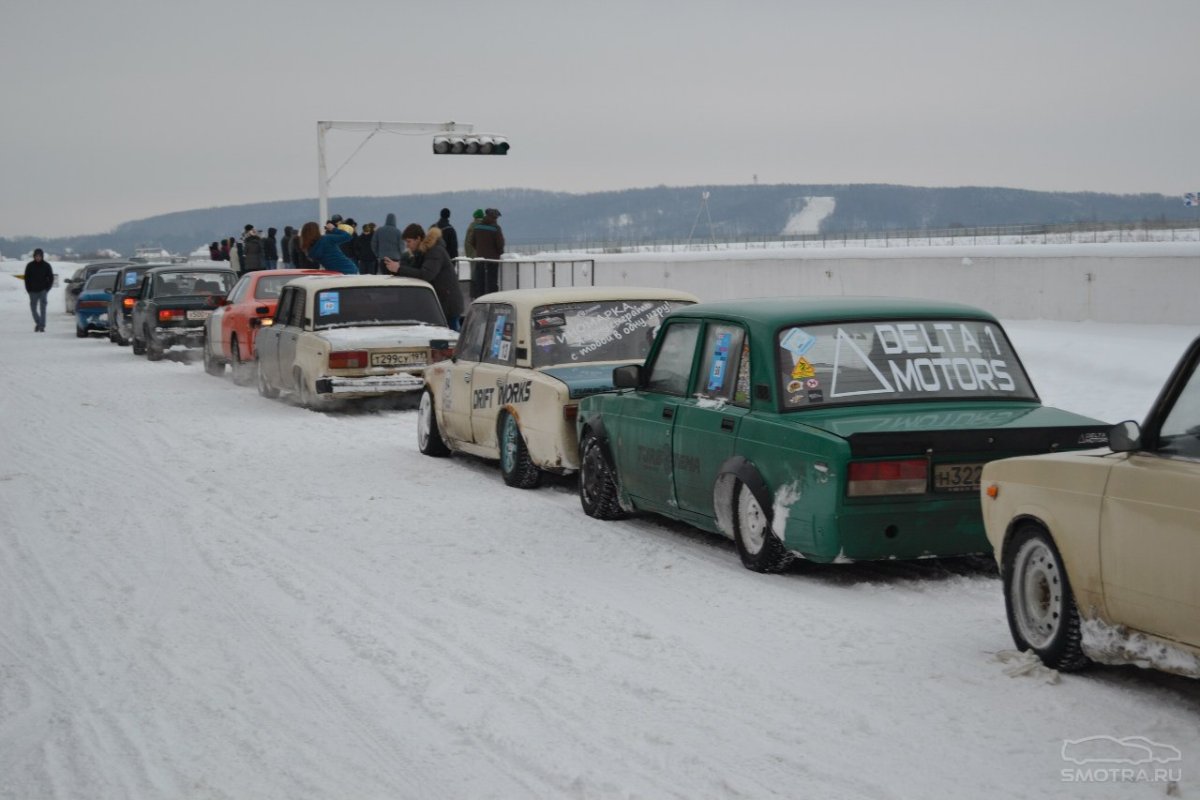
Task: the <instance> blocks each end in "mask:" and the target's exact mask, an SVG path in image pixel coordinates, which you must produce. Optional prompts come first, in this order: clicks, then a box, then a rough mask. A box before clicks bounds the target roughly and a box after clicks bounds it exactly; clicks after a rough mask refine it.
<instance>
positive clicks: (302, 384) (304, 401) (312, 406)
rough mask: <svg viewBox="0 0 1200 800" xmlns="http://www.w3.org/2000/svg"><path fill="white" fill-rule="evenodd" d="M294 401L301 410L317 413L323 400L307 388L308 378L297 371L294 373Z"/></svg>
mask: <svg viewBox="0 0 1200 800" xmlns="http://www.w3.org/2000/svg"><path fill="white" fill-rule="evenodd" d="M296 399H297V401H298V402H299V403H300V407H301V408H307V409H308V410H309V411H319V410H320V409H321V407H322V406H323V405H324V402H323V400H324V398H322V397H321V396H320V395H319V394H317V393H316V392H314V391H313V390H312V388H310V387H309V385H308V378H306V377H305V376H304V373H303V372H300V371H299V370H297V371H296Z"/></svg>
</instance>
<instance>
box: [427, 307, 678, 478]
mask: <svg viewBox="0 0 1200 800" xmlns="http://www.w3.org/2000/svg"><path fill="white" fill-rule="evenodd" d="M697 301H698V299H697V297H696V296H695V295H693V294H690V293H689V292H679V291H673V290H670V289H652V288H651V289H647V288H638V287H599V286H595V287H593V286H588V287H579V288H575V287H560V288H548V289H517V290H513V291H505V292H495V293H493V294H487V295H484V296H482V297H480V298H477V299H476V300H475V302H473V303H472V304H471V306H470V308H468V309H467V316H466V319H465V320H464V321H463V327H462V333H461V335H460V337H459V340H458V350H457V351H456V352H455V354H454V358H453V360H451V361H442V362H440V363H437V364H433V365H431V366H430V367H429V368H428V369H427V370H425V374H424V381H425V390H424V393H423V395H422V397H421V405H420V409H419V412H418V413H419V415H420V416H419V419H418V429H417V445H418V447H419V448H420V450H421V452H422V453H424V454H426V455H430V456H444V455H448V454H449V453H450V452H451V451H455V452H462V453H466V454H469V455H474V456H482V457H483V458H489V459H496V460H498V461H499V462H500V473H501V475H502V476H503V477H504V481H505V482H506V483H507V484H508V485H510V486H515V487H517V488H522V489H528V488H532V487H534V486H537V485H538V484H539V483H540V482H541V476H542V473H543V472H554V473H558V474H568V473H571V472H574V471H576V470H578V469H579V438H578V435H577V434H576V432H575V415H576V413H577V411H578V410H579V399H580V398H582V397H586V396H587V395H591V394H595V393H597V392H606V391H611V390H612V388H613V382H612V373H613V367H616V366H620V365H622V364H633V363H641V362H642V361H644V360H645V358H646V353H647V352H649V350H650V343H651V342H652V341H653V340H654V333H655V331H657V330H658V326H659V323H660V322H661V321H662V318H663V317H664V316H666V315H667V314H668V313H669V312H671V311H672V310H674V309H676V308H679V307H681V306H685V305H691V304H693V303H696V302H697Z"/></svg>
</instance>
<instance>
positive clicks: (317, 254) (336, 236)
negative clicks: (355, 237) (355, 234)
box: [300, 220, 358, 275]
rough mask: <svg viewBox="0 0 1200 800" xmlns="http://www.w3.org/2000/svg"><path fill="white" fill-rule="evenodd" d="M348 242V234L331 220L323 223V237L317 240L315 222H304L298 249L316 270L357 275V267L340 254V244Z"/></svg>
mask: <svg viewBox="0 0 1200 800" xmlns="http://www.w3.org/2000/svg"><path fill="white" fill-rule="evenodd" d="M348 241H350V234H349V233H347V232H346V231H345V230H343V229H341V228H339V227H338V226H337V224H336V223H335V222H334V221H333V220H329V221H328V222H326V223H325V235H324V236H321V237H319V238H318V236H317V223H315V222H306V223H305V224H304V228H303V229H302V230H301V232H300V249H302V250H303V251H304V252H305V253H306V254H307V255H308V257H309V258H310V259H311V260H312V261H313V262H314V263H315V265H316V267H317V268H318V269H329V270H333V271H334V272H341V273H344V274H346V275H357V274H358V265H357V264H355V263H354V262H353V261H351V260H350V259H349V258H348V257H347V256H346V254H345V253H343V252H342V247H341V246H342V244H343V243H344V242H348Z"/></svg>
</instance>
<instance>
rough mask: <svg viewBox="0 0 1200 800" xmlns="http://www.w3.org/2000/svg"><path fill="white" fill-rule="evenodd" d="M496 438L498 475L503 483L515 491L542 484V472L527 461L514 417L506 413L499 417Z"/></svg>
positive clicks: (525, 450)
mask: <svg viewBox="0 0 1200 800" xmlns="http://www.w3.org/2000/svg"><path fill="white" fill-rule="evenodd" d="M496 438H497V440H498V442H499V445H500V474H501V475H502V476H503V477H504V482H505V483H507V484H508V485H509V486H512V487H513V488H516V489H532V488H534V487H536V486H537V485H538V484H539V483H541V482H542V471H541V470H540V469H538V468H537V467H536V466H534V463H533V462H532V461H531V460H530V459H529V450H528V449H527V448H526V447H525V437H524V436H522V435H521V428H520V426H519V425H518V424H517V418H516V417H514V416H513V415H512V414H509V413H507V412H505V413H503V414H501V415H500V422H499V424H498V425H497V427H496Z"/></svg>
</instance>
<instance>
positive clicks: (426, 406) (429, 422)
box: [417, 388, 450, 458]
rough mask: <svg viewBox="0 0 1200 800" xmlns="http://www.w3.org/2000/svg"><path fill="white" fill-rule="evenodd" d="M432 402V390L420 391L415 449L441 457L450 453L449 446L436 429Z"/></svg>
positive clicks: (435, 416) (435, 413)
mask: <svg viewBox="0 0 1200 800" xmlns="http://www.w3.org/2000/svg"><path fill="white" fill-rule="evenodd" d="M433 403H434V401H433V392H431V391H429V389H428V388H426V389H425V391H423V392H421V404H420V405H419V406H417V449H418V450H420V451H421V452H422V453H423V454H424V455H427V456H433V457H434V458H442V457H444V456H448V455H450V448H449V447H447V446H446V442H445V440H443V439H442V432H441V430H439V429H438V422H437V409H436V408H434V404H433Z"/></svg>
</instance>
